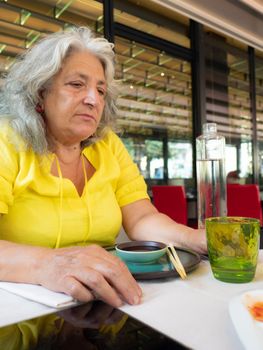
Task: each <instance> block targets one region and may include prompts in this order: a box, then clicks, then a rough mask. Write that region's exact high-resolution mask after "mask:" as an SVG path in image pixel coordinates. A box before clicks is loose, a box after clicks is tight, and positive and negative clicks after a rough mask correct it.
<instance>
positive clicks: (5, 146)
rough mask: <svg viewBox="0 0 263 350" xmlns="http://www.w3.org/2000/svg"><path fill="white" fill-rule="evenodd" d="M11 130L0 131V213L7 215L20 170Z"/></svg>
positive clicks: (3, 129) (5, 128)
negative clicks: (18, 170)
mask: <svg viewBox="0 0 263 350" xmlns="http://www.w3.org/2000/svg"><path fill="white" fill-rule="evenodd" d="M10 136H11V135H10V130H9V128H8V127H6V126H3V125H1V129H0V213H2V214H7V213H8V207H9V206H11V205H12V204H13V186H14V181H15V178H16V174H17V169H18V160H17V151H16V149H15V146H14V145H13V144H12V143H11V141H10V140H11V137H10Z"/></svg>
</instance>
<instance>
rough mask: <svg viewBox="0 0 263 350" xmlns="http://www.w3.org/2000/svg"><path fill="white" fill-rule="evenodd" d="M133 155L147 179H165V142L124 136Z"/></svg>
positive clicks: (124, 140) (125, 142)
mask: <svg viewBox="0 0 263 350" xmlns="http://www.w3.org/2000/svg"><path fill="white" fill-rule="evenodd" d="M122 141H123V143H124V144H125V146H126V147H127V149H128V152H129V153H130V155H131V157H132V158H133V160H134V161H135V163H136V164H137V166H138V168H139V169H140V171H141V173H142V175H143V176H144V178H145V179H163V177H164V156H163V142H162V141H159V140H148V139H146V140H144V139H143V138H136V137H135V138H131V137H122Z"/></svg>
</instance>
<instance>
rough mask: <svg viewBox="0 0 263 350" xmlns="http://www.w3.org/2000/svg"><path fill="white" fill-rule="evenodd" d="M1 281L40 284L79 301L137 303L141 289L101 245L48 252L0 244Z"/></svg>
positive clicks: (120, 262)
mask: <svg viewBox="0 0 263 350" xmlns="http://www.w3.org/2000/svg"><path fill="white" fill-rule="evenodd" d="M0 280H2V281H9V282H24V283H32V284H39V285H42V286H44V287H46V288H48V289H51V290H53V291H56V292H64V293H66V294H68V295H71V296H72V297H74V298H75V299H78V300H80V301H84V302H87V301H90V300H94V298H98V299H101V300H103V301H105V302H106V303H108V304H111V305H112V306H114V307H119V306H120V305H121V304H122V303H123V301H125V302H128V303H130V304H138V303H139V302H140V298H141V289H140V287H139V286H138V285H137V283H136V281H135V280H134V278H133V277H132V275H131V274H130V272H129V271H128V269H127V267H126V265H125V264H124V263H123V262H122V261H120V259H118V258H117V257H115V256H113V255H112V254H110V253H108V252H107V251H106V250H105V249H103V248H101V247H100V246H96V245H90V246H87V247H69V248H60V249H51V248H45V247H34V246H28V245H22V244H16V243H11V242H7V241H0Z"/></svg>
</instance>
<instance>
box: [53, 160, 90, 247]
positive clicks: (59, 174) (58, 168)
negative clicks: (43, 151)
mask: <svg viewBox="0 0 263 350" xmlns="http://www.w3.org/2000/svg"><path fill="white" fill-rule="evenodd" d="M55 160H56V165H57V171H58V177H59V219H58V234H57V240H56V244H55V249H57V248H59V246H60V242H61V236H62V224H63V212H62V207H63V194H64V193H63V176H62V171H61V168H60V164H59V159H58V157H57V155H56V154H55ZM81 162H82V168H83V173H84V179H85V186H84V188H85V187H86V184H87V182H88V178H87V172H86V167H85V162H84V157H83V155H82V154H81Z"/></svg>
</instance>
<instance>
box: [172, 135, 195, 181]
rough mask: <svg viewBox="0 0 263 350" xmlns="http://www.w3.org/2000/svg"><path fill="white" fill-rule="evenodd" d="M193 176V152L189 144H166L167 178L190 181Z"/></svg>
mask: <svg viewBox="0 0 263 350" xmlns="http://www.w3.org/2000/svg"><path fill="white" fill-rule="evenodd" d="M192 176H193V150H192V144H191V143H190V142H179V141H178V142H172V141H169V142H168V178H169V179H190V178H191V177H192Z"/></svg>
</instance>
